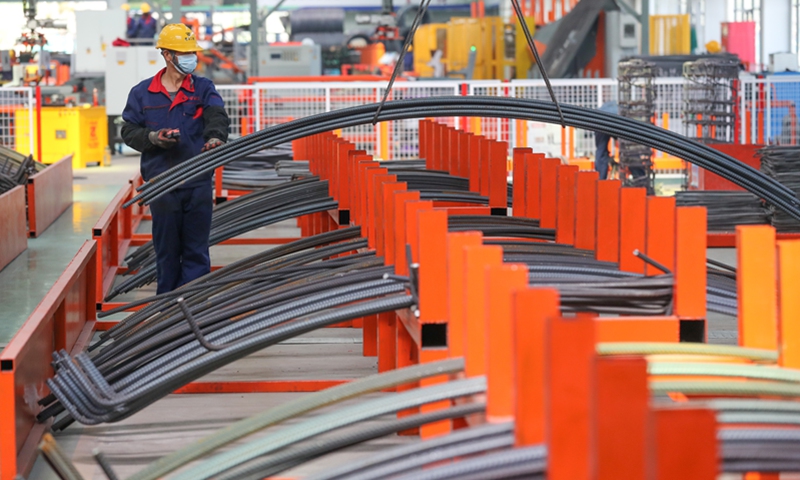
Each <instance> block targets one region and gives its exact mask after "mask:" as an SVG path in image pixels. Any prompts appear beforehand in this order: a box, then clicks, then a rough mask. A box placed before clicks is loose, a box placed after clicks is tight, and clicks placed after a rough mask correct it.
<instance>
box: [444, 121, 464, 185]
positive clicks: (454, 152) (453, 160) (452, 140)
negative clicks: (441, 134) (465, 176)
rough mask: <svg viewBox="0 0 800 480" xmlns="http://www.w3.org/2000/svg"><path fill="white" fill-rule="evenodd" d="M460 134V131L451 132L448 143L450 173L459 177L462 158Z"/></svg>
mask: <svg viewBox="0 0 800 480" xmlns="http://www.w3.org/2000/svg"><path fill="white" fill-rule="evenodd" d="M459 135H460V132H459V131H458V130H453V129H451V130H450V135H449V137H448V142H449V144H450V161H449V162H448V165H449V166H448V170H447V171H448V172H450V174H451V175H458V174H459V168H458V162H459V159H460V158H461V141H460V139H459V138H458V137H459Z"/></svg>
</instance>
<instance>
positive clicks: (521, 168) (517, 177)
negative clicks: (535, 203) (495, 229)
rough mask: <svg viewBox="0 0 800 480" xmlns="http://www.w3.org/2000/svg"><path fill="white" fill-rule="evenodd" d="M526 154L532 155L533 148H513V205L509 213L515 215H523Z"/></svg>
mask: <svg viewBox="0 0 800 480" xmlns="http://www.w3.org/2000/svg"><path fill="white" fill-rule="evenodd" d="M526 155H533V150H531V149H530V148H515V149H514V165H513V167H512V168H513V170H512V172H513V175H514V193H513V196H512V198H513V202H512V203H513V206H512V207H511V208H512V210H511V213H512V215H513V216H515V217H525V216H526V215H525V190H526V188H527V186H526V183H527V182H526V180H527V172H526V170H525V167H526V166H527V162H526V161H525V156H526Z"/></svg>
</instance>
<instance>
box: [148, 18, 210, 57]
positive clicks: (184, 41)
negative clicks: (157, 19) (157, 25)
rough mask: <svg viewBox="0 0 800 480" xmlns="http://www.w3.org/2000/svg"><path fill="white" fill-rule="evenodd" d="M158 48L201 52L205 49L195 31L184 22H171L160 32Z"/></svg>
mask: <svg viewBox="0 0 800 480" xmlns="http://www.w3.org/2000/svg"><path fill="white" fill-rule="evenodd" d="M156 48H163V49H166V50H172V51H175V52H200V51H202V50H203V49H202V48H200V45H198V44H197V39H196V38H194V32H193V31H192V29H191V28H189V27H187V26H186V25H184V24H182V23H170V24H169V25H167V26H165V27H164V28H162V29H161V33H159V34H158V41H157V42H156Z"/></svg>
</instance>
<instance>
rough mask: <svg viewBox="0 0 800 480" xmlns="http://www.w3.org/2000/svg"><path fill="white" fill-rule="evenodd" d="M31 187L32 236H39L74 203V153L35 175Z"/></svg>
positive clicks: (29, 181) (30, 226) (29, 195)
mask: <svg viewBox="0 0 800 480" xmlns="http://www.w3.org/2000/svg"><path fill="white" fill-rule="evenodd" d="M27 188H28V191H27V194H28V228H29V235H30V237H31V238H36V237H37V236H38V235H40V234H41V233H43V232H44V231H45V230H47V227H49V226H50V225H51V224H52V223H53V222H54V221H56V219H57V218H58V217H59V216H61V214H62V213H64V211H65V210H66V209H67V208H69V207H70V205H72V155H67V156H66V157H64V158H62V159H61V160H59V161H58V162H56V163H54V164H52V165H50V166H49V167H47V168H46V169H44V170H42V171H41V172H39V173H37V174H35V175H32V176H31V177H30V178H28V186H27Z"/></svg>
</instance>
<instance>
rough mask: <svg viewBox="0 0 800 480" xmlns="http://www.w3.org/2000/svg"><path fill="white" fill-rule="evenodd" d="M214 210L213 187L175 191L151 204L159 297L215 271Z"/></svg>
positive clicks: (205, 186)
mask: <svg viewBox="0 0 800 480" xmlns="http://www.w3.org/2000/svg"><path fill="white" fill-rule="evenodd" d="M212 208H213V199H212V195H211V188H210V186H209V185H202V186H199V187H194V188H183V189H178V190H173V191H171V192H169V193H166V194H164V195H163V196H161V197H159V198H158V199H156V200H154V201H153V202H152V203H151V204H150V213H151V214H152V216H153V244H154V247H155V250H156V262H157V265H156V269H157V274H158V293H167V292H171V291H172V290H175V289H176V288H178V287H180V286H181V285H184V284H186V283H189V282H191V281H192V280H194V279H196V278H199V277H202V276H203V275H205V274H207V273H209V272H210V271H211V259H210V258H209V254H208V237H209V234H210V232H211V211H212Z"/></svg>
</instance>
